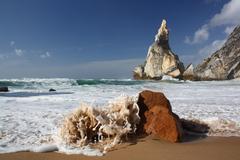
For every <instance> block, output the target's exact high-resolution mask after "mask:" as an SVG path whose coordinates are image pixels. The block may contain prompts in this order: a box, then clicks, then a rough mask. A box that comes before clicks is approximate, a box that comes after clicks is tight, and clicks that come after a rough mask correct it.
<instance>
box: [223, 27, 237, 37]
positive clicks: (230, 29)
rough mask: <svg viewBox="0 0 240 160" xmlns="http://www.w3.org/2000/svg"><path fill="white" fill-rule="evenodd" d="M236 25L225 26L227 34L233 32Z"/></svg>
mask: <svg viewBox="0 0 240 160" xmlns="http://www.w3.org/2000/svg"><path fill="white" fill-rule="evenodd" d="M235 27H236V26H235V25H233V26H227V27H226V28H225V30H224V32H225V33H226V34H227V35H229V34H231V33H232V31H233V30H234V28H235Z"/></svg>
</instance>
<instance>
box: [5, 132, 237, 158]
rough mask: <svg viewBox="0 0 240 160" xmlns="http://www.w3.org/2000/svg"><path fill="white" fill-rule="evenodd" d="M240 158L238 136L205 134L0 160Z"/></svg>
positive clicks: (23, 154) (25, 154) (32, 154)
mask: <svg viewBox="0 0 240 160" xmlns="http://www.w3.org/2000/svg"><path fill="white" fill-rule="evenodd" d="M50 159H51V160H80V159H81V160H104V159H105V160H112V159H114V160H135V159H136V160H155V159H156V160H227V159H228V160H240V137H207V138H204V139H199V140H194V141H191V142H184V143H175V144H173V143H169V142H165V141H161V140H158V139H154V138H152V137H148V138H144V139H140V140H139V141H138V142H137V143H132V144H122V145H120V146H119V147H118V149H115V150H113V151H110V152H108V153H107V154H106V155H105V156H102V157H88V156H83V155H66V154H62V153H57V152H49V153H33V152H19V153H9V154H0V160H50Z"/></svg>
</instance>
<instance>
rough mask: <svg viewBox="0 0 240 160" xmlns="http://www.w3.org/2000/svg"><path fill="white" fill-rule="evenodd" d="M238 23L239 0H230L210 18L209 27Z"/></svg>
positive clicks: (239, 17)
mask: <svg viewBox="0 0 240 160" xmlns="http://www.w3.org/2000/svg"><path fill="white" fill-rule="evenodd" d="M239 23H240V0H231V1H230V2H228V3H227V4H225V5H224V6H223V8H222V10H221V12H220V13H218V14H215V15H214V16H213V18H212V19H211V20H210V23H209V24H210V25H211V27H215V26H221V25H229V24H230V25H237V24H239Z"/></svg>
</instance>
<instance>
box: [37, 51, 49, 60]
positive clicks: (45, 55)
mask: <svg viewBox="0 0 240 160" xmlns="http://www.w3.org/2000/svg"><path fill="white" fill-rule="evenodd" d="M40 57H41V58H42V59H44V58H49V57H51V54H50V53H49V52H46V53H44V54H41V55H40Z"/></svg>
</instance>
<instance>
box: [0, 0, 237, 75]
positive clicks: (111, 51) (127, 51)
mask: <svg viewBox="0 0 240 160" xmlns="http://www.w3.org/2000/svg"><path fill="white" fill-rule="evenodd" d="M162 19H166V20H167V26H168V28H169V30H170V47H171V49H172V51H173V52H174V53H175V54H177V55H178V56H179V58H180V60H181V61H183V62H184V64H185V66H187V65H188V64H189V63H193V64H195V65H196V64H198V63H199V62H201V60H202V59H203V58H206V57H207V56H208V55H210V54H211V53H213V52H214V51H216V50H217V49H219V48H220V47H221V46H222V45H223V44H224V42H225V41H226V39H227V37H228V35H229V34H230V33H231V31H232V30H233V29H234V27H235V26H236V25H238V24H239V23H240V0H181V1H179V0H168V1H166V0H163V1H162V0H61V1H60V0H50V1H49V0H0V78H1V79H6V78H27V77H28V78H77V79H80V78H131V77H132V70H133V69H134V67H135V66H137V65H139V64H142V63H143V62H144V60H145V58H146V55H147V50H148V48H149V46H150V45H151V44H152V43H153V41H154V36H155V34H156V33H157V30H158V28H159V26H160V25H161V22H162Z"/></svg>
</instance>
